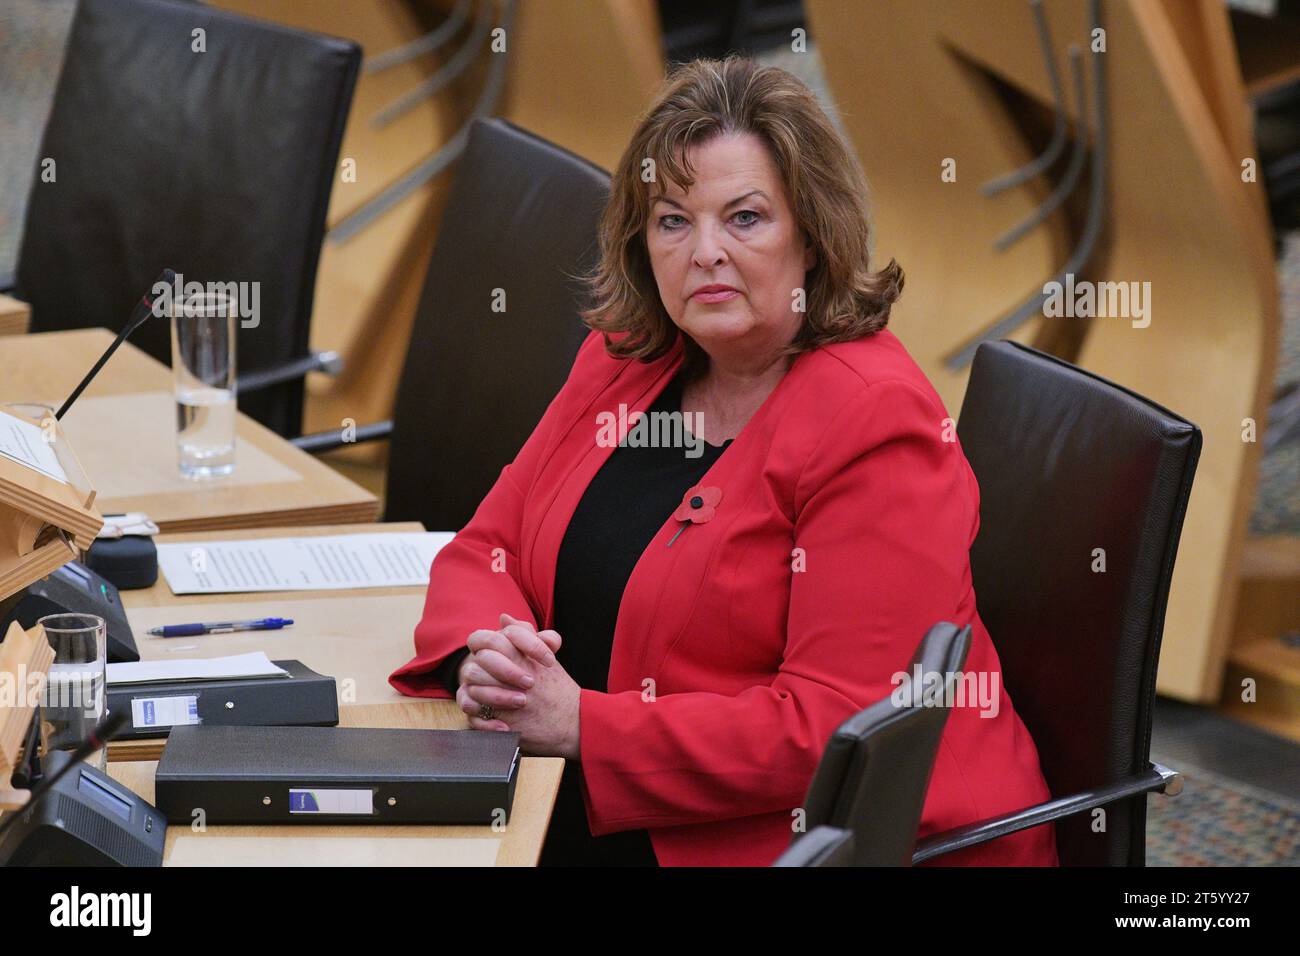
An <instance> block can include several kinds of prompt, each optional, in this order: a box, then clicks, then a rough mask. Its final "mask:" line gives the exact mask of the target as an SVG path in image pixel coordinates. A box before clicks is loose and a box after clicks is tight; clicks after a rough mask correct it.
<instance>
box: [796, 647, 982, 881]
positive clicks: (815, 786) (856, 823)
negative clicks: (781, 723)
mask: <svg viewBox="0 0 1300 956" xmlns="http://www.w3.org/2000/svg"><path fill="white" fill-rule="evenodd" d="M969 651H970V626H969V625H967V626H965V627H962V628H958V627H957V626H956V625H955V624H949V623H948V622H946V621H943V622H940V623H938V624H935V625H934V626H933V627H932V628H930V630H929V632H927V633H926V635H925V637H924V638H922V640H921V643H920V644H919V645H918V646H917V649H916V653H915V654H914V655H913V657H912V660H911V662H910V663H909V664H908V665H907V667H906V669H905V671H906V673H907V674H908V677H909V684H908V685H904V686H910V681H911V678H912V675H913V674H914V670H915V667H916V666H917V665H919V666H920V667H921V673H922V674H923V675H929V674H940V675H942V677H943V686H944V688H945V689H947V688H948V687H949V686H950V685H951V684H952V683H953V681H954V680H956V678H957V674H958V672H959V671H960V670H961V668H962V665H963V664H965V662H966V654H967V653H968V652H969ZM900 663H901V662H900ZM921 689H922V690H923V689H924V688H921ZM908 700H909V703H907V704H904V705H903V706H900V705H899V704H898V703H896V702H895V700H894V698H893V696H892V695H891V696H890V697H886V698H885V699H884V700H881V701H877V702H876V703H874V704H872V705H871V706H870V707H868V708H866V710H863V711H861V712H859V713H857V714H855V715H854V716H852V717H850V718H849V719H848V720H846V721H845V722H844V723H842V724H841V725H840V726H839V727H838V728H837V729H836V731H835V733H833V734H832V735H831V739H830V740H829V741H828V742H827V744H826V749H825V750H824V751H823V753H822V759H821V761H820V763H818V765H817V770H816V772H815V773H814V774H813V779H812V783H811V784H809V787H808V794H807V796H806V797H805V798H804V814H805V816H804V824H805V826H806V828H807V830H808V833H811V832H813V830H815V829H816V828H817V827H819V826H835V827H842V828H844V829H847V830H851V831H852V832H853V837H854V839H853V845H854V854H853V858H854V865H855V866H911V864H912V851H913V850H914V849H915V846H916V833H917V828H918V827H919V826H920V823H921V811H922V809H923V807H924V805H925V794H926V791H927V790H928V789H929V786H930V775H931V773H932V772H933V771H934V760H935V756H936V755H937V754H938V752H939V740H940V738H941V737H942V736H943V728H944V726H945V725H946V724H947V723H948V713H949V708H948V706H947V704H948V702H949V701H950V700H951V695H950V694H948V693H944V694H943V696H942V700H940V701H938V702H936V705H935V706H924V705H923V706H912V705H911V703H910V700H911V697H910V696H909V697H908ZM807 835H808V834H804V835H803V836H802V837H798V838H797V839H796V842H799V841H801V840H802V839H805V838H806V837H807Z"/></svg>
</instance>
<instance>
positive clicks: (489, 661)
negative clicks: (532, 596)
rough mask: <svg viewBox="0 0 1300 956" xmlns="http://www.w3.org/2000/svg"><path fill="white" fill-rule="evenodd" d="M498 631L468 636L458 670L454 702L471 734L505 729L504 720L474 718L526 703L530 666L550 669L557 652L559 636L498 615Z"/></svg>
mask: <svg viewBox="0 0 1300 956" xmlns="http://www.w3.org/2000/svg"><path fill="white" fill-rule="evenodd" d="M500 623H501V627H500V628H499V629H498V630H495V631H489V630H479V631H475V632H474V633H472V634H471V635H470V636H469V639H468V640H467V641H466V646H467V647H468V648H469V651H470V652H469V654H467V655H466V657H465V659H464V660H463V661H461V664H460V668H459V670H458V671H457V678H458V681H459V684H460V686H459V688H458V689H457V691H456V703H457V704H458V705H459V707H460V709H461V710H462V711H464V713H465V714H466V716H467V717H468V718H469V724H470V727H471V728H473V729H475V730H508V729H509V727H508V726H507V725H506V724H505V722H504V721H500V720H485V719H483V718H482V717H480V716H478V715H479V711H480V708H481V707H482V705H484V704H487V705H488V706H490V707H493V708H495V709H497V710H517V709H519V708H520V707H523V706H524V704H525V703H527V697H526V696H525V693H524V692H526V691H527V690H528V689H529V688H530V687H532V686H533V684H534V682H535V681H534V678H533V675H532V669H533V666H534V663H536V664H540V665H541V666H543V667H550V666H551V665H552V664H554V663H555V652H556V651H558V650H559V649H560V640H561V639H560V635H559V634H557V633H556V632H555V631H552V630H545V631H537V630H536V629H535V628H534V627H533V626H532V625H531V624H529V623H528V622H527V621H520V620H517V619H515V618H513V617H511V616H510V615H509V614H502V615H501V618H500Z"/></svg>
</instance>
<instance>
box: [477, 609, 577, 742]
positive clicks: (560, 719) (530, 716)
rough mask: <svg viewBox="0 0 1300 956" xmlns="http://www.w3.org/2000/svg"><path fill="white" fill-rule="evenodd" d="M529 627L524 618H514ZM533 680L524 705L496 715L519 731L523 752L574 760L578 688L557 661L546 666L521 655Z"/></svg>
mask: <svg viewBox="0 0 1300 956" xmlns="http://www.w3.org/2000/svg"><path fill="white" fill-rule="evenodd" d="M513 623H515V624H521V625H523V626H525V627H532V625H531V624H528V623H527V622H526V621H513ZM520 666H521V667H523V668H525V669H527V670H528V671H529V672H530V673H531V674H532V675H533V679H534V681H536V683H534V684H533V686H532V687H530V688H528V690H527V691H526V692H525V694H524V696H525V698H526V701H525V703H524V706H523V707H520V708H517V709H511V710H499V711H497V713H496V719H497V720H499V721H501V722H502V723H504V724H505V725H506V726H508V727H509V728H510V729H511V730H513V731H515V732H516V733H518V734H519V735H520V737H521V738H522V739H521V741H520V742H521V744H522V745H523V748H524V752H525V753H527V754H529V755H531V756H535V757H567V758H569V759H571V760H576V759H578V757H579V754H580V751H579V748H578V740H579V734H578V703H579V700H580V691H581V688H580V687H579V686H578V684H577V682H576V681H575V680H574V679H573V678H572V677H570V676H569V672H568V671H566V670H565V669H564V667H563V665H561V664H560V663H559V661H556V662H555V663H554V664H552V665H551V666H549V667H544V666H541V665H538V664H537V663H536V662H535V661H533V660H529V659H524V660H523V661H521V662H520Z"/></svg>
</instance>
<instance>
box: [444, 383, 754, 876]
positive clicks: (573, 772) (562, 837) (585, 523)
mask: <svg viewBox="0 0 1300 956" xmlns="http://www.w3.org/2000/svg"><path fill="white" fill-rule="evenodd" d="M681 396H682V382H681V380H680V376H679V377H677V378H674V379H673V380H672V381H671V382H669V384H668V386H667V387H666V388H665V389H664V391H663V393H662V394H661V395H660V396H659V398H658V399H657V400H656V401H655V403H654V404H653V405H652V406H650V409H649V411H651V412H680V410H681ZM662 431H664V430H660V429H652V430H651V432H650V433H652V434H659V433H661V432H662ZM693 444H694V445H695V447H694V448H680V447H662V448H655V447H632V446H629V445H628V444H627V442H626V441H624V443H623V444H622V445H620V446H619V447H618V448H616V449H614V452H613V454H611V455H610V457H609V459H608V460H607V461H606V462H605V464H604V465H603V466H602V467H601V469H600V471H598V472H597V473H596V475H595V477H594V478H592V481H591V484H590V485H589V486H588V487H587V491H586V493H585V494H584V495H583V497H582V500H581V501H580V502H579V503H578V506H577V508H576V510H575V511H574V514H573V518H572V519H571V520H570V522H569V527H568V529H567V530H566V531H565V535H564V540H563V542H562V543H561V545H560V551H559V554H558V556H557V558H556V567H555V592H554V604H555V610H554V620H553V624H552V627H553V629H554V630H555V631H557V632H558V633H559V635H560V637H561V638H562V641H563V643H562V644H561V646H560V653H559V655H558V659H559V661H560V663H561V664H563V665H564V668H565V670H567V671H568V672H569V675H570V676H571V677H572V678H573V679H574V681H576V682H577V684H578V686H579V687H583V688H586V689H589V690H597V691H601V692H605V691H606V690H607V680H608V676H609V662H610V655H611V652H612V650H613V644H614V624H615V621H616V620H617V618H618V608H619V604H620V603H621V601H622V598H623V590H624V588H625V587H626V586H627V581H628V578H629V577H631V574H632V569H633V568H634V567H635V566H636V563H637V561H638V560H639V559H640V557H641V554H642V552H644V551H645V549H646V546H647V545H648V544H649V543H650V539H651V538H653V537H654V536H655V534H656V533H657V532H658V531H659V529H660V528H662V527H663V525H664V522H665V521H667V520H668V519H669V518H670V517H671V516H672V513H673V512H674V511H676V510H677V507H678V506H679V505H680V504H681V502H682V495H684V494H685V493H686V490H687V489H688V488H690V487H691V486H692V485H695V484H697V483H699V481H700V479H701V478H703V477H704V473H705V472H707V471H708V470H709V468H711V467H712V465H713V463H714V462H715V461H717V460H718V457H719V456H720V455H721V454H722V453H723V452H724V451H725V450H726V449H727V447H728V446H729V445H730V444H731V439H728V440H727V441H726V442H724V443H723V444H721V445H709V444H707V443H704V442H702V441H699V440H695V441H694V442H693ZM688 451H699V452H700V454H699V455H698V457H694V458H691V457H688V456H687V452H688ZM467 653H468V651H466V650H461V651H457V652H456V653H455V654H453V655H451V657H449V658H448V659H447V661H446V662H445V663H444V664H443V665H441V666H440V667H439V668H438V670H437V672H436V676H437V678H438V680H439V682H440V683H441V684H443V686H445V687H448V688H449V689H451V690H453V691H454V690H455V688H456V683H455V681H456V676H455V675H456V671H457V669H459V667H460V662H461V660H463V659H464V657H465V654H467ZM580 772H581V764H580V763H578V762H576V761H566V762H565V768H564V775H563V777H562V778H561V781H560V790H559V794H558V796H557V798H556V802H555V810H554V813H553V814H552V816H551V825H550V828H549V830H548V831H547V836H546V843H545V845H544V846H543V847H542V856H541V865H543V866H583V865H598V866H654V865H656V862H657V861H656V860H655V856H654V852H653V850H652V848H651V845H650V838H649V835H648V834H647V832H646V831H645V830H629V831H620V832H618V833H611V834H608V835H606V836H602V837H593V836H592V835H591V829H590V827H589V825H588V823H587V814H586V807H585V806H584V804H583V802H582V792H581V790H580V789H579V779H578V775H579V773H580Z"/></svg>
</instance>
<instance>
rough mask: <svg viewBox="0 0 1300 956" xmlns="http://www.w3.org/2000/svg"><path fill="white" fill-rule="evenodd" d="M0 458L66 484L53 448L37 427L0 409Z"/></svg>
mask: <svg viewBox="0 0 1300 956" xmlns="http://www.w3.org/2000/svg"><path fill="white" fill-rule="evenodd" d="M0 455H4V456H5V457H6V458H12V459H13V460H14V461H16V462H18V463H19V464H20V465H26V466H27V467H28V468H31V469H32V470H33V471H39V472H40V473H41V474H42V475H48V476H49V477H51V478H54V479H55V480H57V481H62V482H64V483H65V484H66V483H68V475H67V473H66V472H65V471H64V470H63V466H62V465H61V464H59V456H58V455H56V454H55V453H54V447H53V446H52V445H51V444H50V443H49V442H47V441H46V440H45V432H44V431H42V430H41V428H40V426H38V425H33V424H32V423H31V422H26V421H23V420H22V419H21V418H16V417H14V416H13V415H10V414H9V413H8V412H6V411H4V410H3V409H0Z"/></svg>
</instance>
